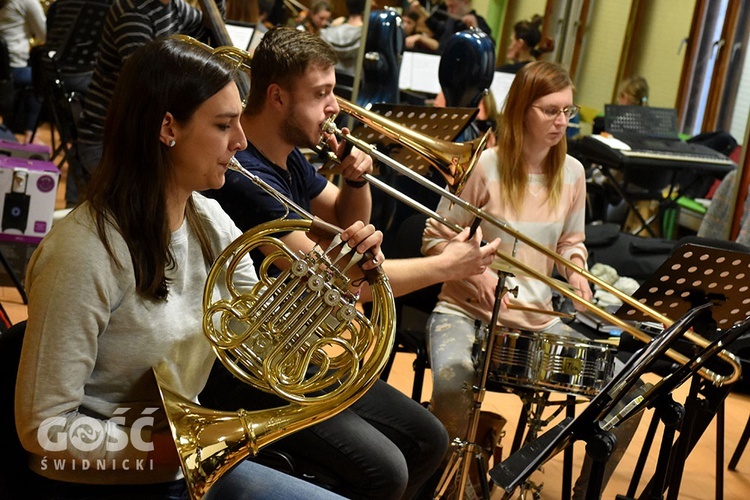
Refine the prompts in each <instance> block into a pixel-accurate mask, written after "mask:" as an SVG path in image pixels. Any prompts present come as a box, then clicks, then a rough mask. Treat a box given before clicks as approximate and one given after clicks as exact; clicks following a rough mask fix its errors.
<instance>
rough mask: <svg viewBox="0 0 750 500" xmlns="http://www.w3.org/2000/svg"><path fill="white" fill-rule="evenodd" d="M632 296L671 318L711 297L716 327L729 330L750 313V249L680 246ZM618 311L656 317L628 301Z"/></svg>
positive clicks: (623, 314)
mask: <svg viewBox="0 0 750 500" xmlns="http://www.w3.org/2000/svg"><path fill="white" fill-rule="evenodd" d="M633 298H635V299H637V300H639V301H640V302H642V303H645V304H648V305H649V307H651V308H652V309H654V310H656V311H658V312H660V313H662V314H664V315H665V316H667V317H670V318H679V317H680V316H682V315H683V314H685V313H686V312H687V311H688V310H689V309H691V308H692V307H694V306H696V305H699V304H701V303H705V302H706V301H708V300H710V301H711V302H713V303H714V304H715V305H714V307H713V308H712V309H711V313H712V315H713V317H714V320H715V321H716V325H717V327H718V328H719V329H720V330H726V329H728V328H730V327H732V326H733V325H735V324H738V323H739V322H741V321H742V320H744V319H745V318H746V317H748V316H750V254H747V253H743V252H737V251H733V250H726V249H723V248H716V247H711V246H707V245H700V244H695V243H686V244H684V245H680V246H679V247H678V248H676V249H675V250H674V252H673V253H672V255H671V256H670V257H669V258H668V259H667V260H666V261H665V262H664V263H662V265H661V266H659V269H657V270H656V272H655V273H654V274H653V275H652V276H651V277H650V278H649V279H648V280H646V282H645V283H644V284H643V285H641V286H640V287H639V288H638V290H636V292H635V293H634V294H633ZM615 315H616V316H618V317H619V318H621V319H623V320H626V321H653V319H650V318H648V317H646V316H645V315H644V314H643V313H641V312H640V311H637V310H635V309H634V308H633V307H632V306H629V305H627V304H623V305H622V306H621V307H620V308H619V309H618V310H617V312H616V313H615Z"/></svg>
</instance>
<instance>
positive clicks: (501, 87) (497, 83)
mask: <svg viewBox="0 0 750 500" xmlns="http://www.w3.org/2000/svg"><path fill="white" fill-rule="evenodd" d="M515 77H516V75H515V73H503V72H501V71H495V76H494V77H493V78H492V84H490V90H491V91H492V95H493V96H494V97H495V102H496V103H497V107H498V111H499V110H501V109H502V107H503V104H505V98H506V96H507V95H508V91H509V90H510V84H511V83H513V79H514V78H515Z"/></svg>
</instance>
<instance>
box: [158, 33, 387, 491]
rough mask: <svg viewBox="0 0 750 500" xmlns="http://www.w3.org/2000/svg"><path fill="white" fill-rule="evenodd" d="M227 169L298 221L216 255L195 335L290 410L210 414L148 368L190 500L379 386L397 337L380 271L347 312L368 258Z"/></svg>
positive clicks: (275, 225) (274, 225) (250, 235)
mask: <svg viewBox="0 0 750 500" xmlns="http://www.w3.org/2000/svg"><path fill="white" fill-rule="evenodd" d="M191 43H193V42H191ZM196 43H199V42H196ZM206 47H207V46H206ZM209 49H210V48H209ZM218 53H220V54H223V53H224V52H218ZM232 160H233V161H231V162H230V168H233V169H234V170H237V171H239V172H241V173H243V174H244V175H247V176H248V177H250V179H251V180H252V181H253V182H254V183H255V184H257V185H258V186H259V187H261V188H262V189H264V190H266V191H267V192H269V194H271V196H273V197H274V198H276V199H278V200H279V201H280V202H282V203H283V204H285V205H286V207H287V211H288V210H289V209H292V210H294V211H296V212H298V213H299V215H300V216H301V217H302V218H301V219H286V218H285V219H283V220H275V221H270V222H267V223H265V224H262V225H259V226H257V227H255V228H253V229H251V230H249V231H247V232H245V233H244V234H243V235H242V236H240V237H239V238H237V239H236V240H235V241H233V242H232V243H231V244H230V245H229V246H228V247H227V248H226V249H224V250H223V251H222V252H221V254H220V255H219V256H218V257H217V259H216V261H215V262H214V263H213V265H212V266H211V269H210V271H209V273H208V277H207V280H206V284H205V287H204V294H203V331H204V334H205V335H206V338H207V339H208V341H209V343H210V344H211V347H212V349H213V351H214V352H215V353H216V355H217V357H218V358H219V359H220V360H221V362H222V364H223V365H224V366H225V367H226V368H227V369H228V370H229V371H230V372H231V373H232V374H233V375H234V376H235V377H237V378H238V379H240V380H242V381H243V382H245V383H247V384H249V385H252V386H253V387H256V388H258V389H260V390H263V391H266V392H269V393H274V394H277V395H279V396H280V397H282V398H283V399H284V400H285V401H287V402H288V403H289V404H288V405H286V406H282V407H278V408H270V409H266V410H258V411H245V410H238V411H236V412H231V411H229V412H227V411H216V410H212V409H207V408H204V407H202V406H200V405H197V404H194V403H193V402H192V401H188V400H186V399H185V398H183V397H182V396H180V395H179V394H177V393H176V392H175V391H173V390H172V389H171V388H170V386H169V383H168V381H166V380H164V379H163V378H161V377H160V376H159V373H158V368H157V369H154V375H155V376H156V380H157V385H158V387H159V391H160V394H161V398H162V402H163V405H164V409H165V413H166V416H167V420H168V422H169V427H170V430H171V433H172V437H173V439H174V442H175V445H176V447H177V452H178V455H179V457H180V462H181V465H182V471H183V474H184V476H185V480H186V482H187V484H188V491H189V493H190V497H191V498H192V499H194V500H197V499H200V498H202V497H203V495H205V494H206V492H207V491H208V490H209V488H210V487H211V486H212V485H213V484H214V483H215V482H216V480H218V479H219V478H220V477H221V476H222V475H223V474H224V473H226V472H227V471H229V470H230V469H231V468H232V467H234V466H235V465H236V464H238V463H239V462H241V461H242V460H244V459H245V458H247V457H248V456H249V455H255V454H257V453H258V451H259V450H260V448H262V447H263V446H265V445H267V444H269V443H271V442H273V441H276V440H277V439H280V438H282V437H284V436H287V435H289V434H291V433H293V432H295V431H298V430H300V429H303V428H305V427H308V426H310V425H313V424H315V423H318V422H321V421H323V420H326V419H328V418H331V417H333V416H335V415H336V414H338V413H340V412H341V411H343V410H344V409H346V408H347V407H349V406H350V405H351V404H352V403H354V402H355V401H356V400H357V399H359V398H360V397H361V396H362V395H363V394H364V393H365V392H366V391H367V390H368V389H369V388H370V387H372V385H373V384H374V383H375V382H376V381H377V380H378V378H379V376H380V373H381V372H382V370H383V369H384V368H385V366H386V364H387V361H388V358H389V355H390V352H391V350H392V347H393V343H394V339H395V323H396V321H395V320H396V318H395V305H394V301H393V292H392V290H391V286H390V283H389V281H388V277H387V276H386V275H385V274H384V273H383V271H382V269H381V268H380V267H377V268H375V269H373V270H369V271H364V270H363V271H362V273H363V274H364V275H365V279H366V280H367V282H368V283H369V286H370V288H371V290H372V296H373V300H372V312H371V313H370V315H369V317H368V316H365V315H364V313H362V312H361V311H360V310H359V309H358V308H357V307H356V302H357V300H358V293H357V292H356V284H357V282H359V280H360V277H359V275H357V276H356V277H350V276H349V269H350V268H351V267H352V266H354V265H356V264H358V263H360V262H361V259H363V258H364V259H368V260H371V259H372V258H373V255H372V254H371V253H370V252H367V253H365V254H364V256H363V255H362V254H359V253H357V252H356V251H355V250H354V249H352V248H351V247H349V245H348V244H347V243H346V242H342V241H341V238H340V237H339V234H340V233H341V229H339V228H336V227H335V226H332V225H330V224H327V223H325V222H323V221H321V220H319V219H317V218H315V217H313V216H312V215H310V214H309V213H307V212H305V211H304V210H303V209H301V208H300V207H298V206H297V205H296V204H294V202H292V201H291V200H289V199H288V198H286V197H285V196H284V195H283V194H281V193H279V192H278V191H276V190H275V189H274V188H272V187H271V186H269V185H268V184H266V183H265V182H263V181H262V180H261V179H259V178H258V177H256V176H254V175H253V174H251V173H249V172H247V171H246V170H245V169H243V168H242V167H241V166H239V163H238V162H237V161H236V160H234V159H232ZM290 231H307V232H309V233H310V234H313V235H315V236H316V237H318V238H319V239H322V240H326V241H330V242H331V243H330V245H329V246H328V247H327V248H326V249H323V248H321V247H319V246H316V247H314V248H313V249H312V250H311V251H310V252H308V253H306V254H302V253H301V252H296V251H294V250H293V249H291V248H289V247H288V246H287V245H286V244H285V243H284V242H283V240H282V239H281V238H282V237H283V236H284V235H286V234H288V233H289V232H290ZM261 246H262V247H263V248H264V251H266V252H267V253H266V255H267V256H266V257H265V259H264V260H263V262H262V263H261V264H260V266H259V270H258V278H259V281H258V282H257V283H255V284H252V285H249V284H246V283H244V282H243V281H242V280H241V279H239V275H238V274H237V272H238V270H240V269H242V267H243V266H248V265H252V264H251V263H250V261H249V254H250V252H251V251H252V250H254V249H257V248H259V247H261ZM274 266H275V267H274ZM274 269H275V270H278V271H279V272H278V274H276V273H275V270H274Z"/></svg>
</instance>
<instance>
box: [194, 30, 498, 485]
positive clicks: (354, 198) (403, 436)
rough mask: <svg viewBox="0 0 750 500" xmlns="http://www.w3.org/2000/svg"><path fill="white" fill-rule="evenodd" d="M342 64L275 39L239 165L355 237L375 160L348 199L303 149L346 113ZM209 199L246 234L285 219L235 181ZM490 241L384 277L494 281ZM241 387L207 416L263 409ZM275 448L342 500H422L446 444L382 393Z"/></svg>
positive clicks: (255, 88) (302, 41)
mask: <svg viewBox="0 0 750 500" xmlns="http://www.w3.org/2000/svg"><path fill="white" fill-rule="evenodd" d="M336 60H337V58H336V54H335V52H334V51H333V49H332V48H331V47H330V46H329V45H328V44H327V43H325V42H324V41H322V40H321V39H320V38H319V37H316V36H314V35H311V34H309V33H305V32H302V31H298V30H294V29H291V28H284V27H281V28H274V29H272V30H270V31H269V32H268V33H266V35H265V36H264V37H263V40H262V42H261V43H260V45H259V46H258V48H257V49H256V52H255V54H254V57H253V60H252V85H251V91H250V95H249V97H248V100H247V105H246V108H245V112H244V114H243V116H242V120H241V123H242V127H243V129H244V131H245V134H246V136H247V138H248V148H247V149H246V150H245V151H241V152H239V153H238V154H237V155H236V158H237V159H238V160H239V161H240V163H241V164H242V165H243V167H245V168H246V169H247V170H250V171H251V172H252V173H254V174H256V175H257V176H259V177H261V178H262V179H263V180H265V181H266V182H267V183H268V184H270V185H272V186H273V187H274V188H276V189H277V190H279V191H281V192H282V193H283V194H285V195H286V196H288V197H289V198H291V199H292V200H293V201H294V202H296V203H298V204H299V205H300V206H301V207H302V208H304V209H306V210H308V211H309V212H311V213H312V214H313V215H315V216H318V217H320V218H321V219H323V220H325V221H326V222H330V223H332V224H336V225H338V226H342V227H346V226H348V225H349V224H350V222H352V221H354V220H363V221H368V220H369V218H370V212H371V203H372V202H371V196H370V188H369V186H368V185H367V183H366V181H365V180H363V179H361V176H362V175H363V174H365V173H371V172H372V159H371V158H370V157H369V156H367V155H366V154H364V153H363V152H361V151H359V150H356V149H355V150H353V151H352V152H351V153H350V154H348V155H346V156H345V157H344V158H343V160H342V162H341V169H342V173H341V175H342V176H343V178H344V183H343V185H342V186H341V187H340V188H339V187H337V186H335V185H334V184H332V183H331V182H329V181H327V180H326V179H325V178H324V177H322V176H321V175H319V174H318V173H317V172H316V171H315V168H314V167H313V166H312V165H311V164H310V163H309V162H308V161H307V160H306V159H305V158H304V156H303V155H302V153H301V152H300V151H299V149H298V148H300V147H309V148H312V147H315V146H317V145H318V143H319V141H320V137H321V134H322V125H323V122H324V121H325V120H326V119H328V118H329V117H331V116H332V115H335V114H336V113H338V112H339V106H338V104H337V101H336V98H335V96H334V94H333V89H334V86H335V83H336V81H335V73H334V65H335V63H336ZM327 142H328V145H329V146H330V147H331V149H332V151H334V152H336V153H337V154H339V155H341V156H343V155H344V154H345V153H344V151H345V145H344V144H343V143H341V144H340V143H339V142H338V141H337V139H336V138H335V137H332V136H331V137H327ZM207 194H208V195H209V196H211V197H214V198H215V199H217V200H218V201H219V202H220V203H221V205H222V206H223V208H224V209H225V210H226V211H227V213H229V215H230V216H231V217H232V218H233V220H234V221H235V223H236V224H237V225H238V227H240V228H241V229H243V230H247V229H249V228H252V227H255V226H256V225H258V224H260V223H263V222H266V221H269V220H273V219H278V218H280V217H284V216H285V215H286V212H287V210H286V208H285V207H284V206H282V205H281V204H280V203H279V202H278V201H277V200H275V199H273V198H272V197H270V196H268V195H267V194H266V193H264V192H263V191H261V190H259V189H258V188H257V187H256V186H255V185H254V184H253V183H252V182H251V181H250V180H249V179H247V178H245V177H244V176H242V175H241V174H237V173H235V172H231V171H230V172H228V173H227V183H226V184H225V185H224V187H222V189H220V190H218V191H211V192H208V193H207ZM289 216H290V217H295V215H294V214H291V213H290V214H289ZM283 240H284V242H285V243H286V244H287V245H289V246H290V247H291V248H293V249H300V250H303V251H308V250H309V249H310V248H312V246H313V244H314V243H313V242H312V241H311V240H309V239H308V238H306V236H305V235H301V234H293V233H292V234H289V235H287V236H285V237H284V238H283ZM481 240H482V235H481V232H480V231H477V233H476V234H475V235H474V236H473V237H471V238H469V230H468V229H467V230H465V231H463V232H462V233H461V234H460V235H458V236H457V237H455V238H453V240H452V241H451V242H450V243H449V244H448V245H447V246H446V249H445V251H443V252H442V253H441V254H439V255H434V256H431V257H425V258H419V259H408V260H400V261H399V260H388V261H386V262H385V263H384V271H385V272H386V274H387V275H388V276H389V279H390V281H391V285H392V288H393V291H394V293H395V294H396V295H399V294H404V293H408V292H410V291H413V290H416V289H419V288H422V287H425V286H429V285H431V284H434V283H436V282H438V281H442V280H443V279H446V278H447V279H461V278H463V277H465V276H470V275H472V274H476V273H479V272H482V271H484V270H485V269H486V266H487V265H488V264H489V262H491V260H492V255H493V254H494V252H495V251H496V249H497V247H498V245H499V241H494V242H492V243H490V244H488V245H486V246H484V247H480V244H481ZM259 262H260V260H259ZM361 292H362V295H361V299H362V300H363V301H368V300H370V292H369V290H368V289H367V286H366V285H365V286H364V287H363V288H362V291H361ZM236 385H237V384H235V383H233V382H232V380H231V379H230V377H229V376H228V375H227V374H226V372H225V371H224V370H223V368H221V367H218V366H217V369H216V370H214V373H213V375H212V379H211V380H210V381H209V386H210V387H209V390H208V391H205V392H204V395H202V396H201V400H202V401H207V400H206V399H205V398H206V397H211V393H212V392H213V396H214V397H215V398H217V400H216V401H212V402H210V403H209V404H208V405H209V406H211V407H214V408H219V407H221V406H222V405H224V406H230V407H231V406H235V407H236V406H242V405H244V406H248V405H249V404H251V403H252V404H257V403H258V401H259V398H260V397H261V395H260V394H258V391H254V392H252V393H249V392H244V391H246V389H245V388H242V389H241V390H242V391H243V393H244V395H243V396H240V397H241V398H242V400H241V401H237V399H236V393H234V394H231V395H230V394H227V393H228V391H227V390H226V389H227V387H230V386H235V387H236ZM220 393H221V394H220ZM222 399H225V401H226V403H225V404H224V403H222V401H221V400H222ZM227 409H228V408H227ZM271 446H272V447H273V446H276V447H277V448H278V449H282V450H284V451H286V452H287V453H290V454H292V455H293V456H294V457H295V458H298V459H302V460H309V461H311V462H315V463H320V464H322V466H323V467H324V468H325V469H326V471H325V474H331V475H333V477H335V478H336V479H335V481H334V484H332V485H330V484H329V487H332V488H333V489H334V490H335V491H336V492H338V493H340V494H342V495H345V496H347V497H350V498H378V499H384V498H394V499H398V498H414V497H415V496H416V495H417V494H418V493H419V491H420V488H421V487H422V486H423V484H424V483H425V481H426V480H427V479H428V478H429V477H430V476H431V475H432V474H433V473H434V471H435V470H436V469H437V467H438V465H439V463H440V461H441V460H442V457H443V455H444V453H445V451H446V449H447V446H448V437H447V435H446V433H445V429H444V428H443V426H442V425H441V424H440V422H439V421H438V420H437V419H435V418H434V417H433V416H432V415H431V414H430V413H429V412H427V411H426V410H425V409H424V408H422V406H420V405H419V404H417V403H416V402H414V401H412V400H411V399H409V398H407V397H406V396H405V395H403V394H402V393H400V392H399V391H397V390H396V389H395V388H393V387H391V386H389V385H388V384H386V383H385V382H382V381H378V382H377V383H376V384H375V386H374V387H373V388H372V389H371V390H370V391H369V392H368V393H366V394H365V395H364V396H363V397H362V398H361V399H360V400H359V401H357V402H356V403H355V404H354V405H352V407H351V408H350V409H349V410H346V411H345V412H342V413H341V414H339V415H337V416H335V417H333V418H331V419H330V420H327V421H326V422H323V423H321V424H318V425H315V426H313V427H310V428H309V429H306V430H303V431H300V432H297V433H295V434H293V435H291V436H288V437H287V438H284V439H283V440H281V441H279V442H278V443H277V444H276V445H271Z"/></svg>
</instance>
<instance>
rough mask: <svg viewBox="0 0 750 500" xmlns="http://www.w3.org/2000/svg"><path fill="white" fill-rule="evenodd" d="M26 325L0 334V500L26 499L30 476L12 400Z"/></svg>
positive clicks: (30, 480)
mask: <svg viewBox="0 0 750 500" xmlns="http://www.w3.org/2000/svg"><path fill="white" fill-rule="evenodd" d="M25 331H26V321H22V322H20V323H16V324H15V325H13V326H11V327H10V328H9V329H8V330H7V331H6V332H4V333H2V334H0V442H2V443H3V445H2V449H3V452H2V453H0V498H5V499H21V498H29V496H28V495H29V491H28V488H29V485H31V484H33V483H32V473H31V471H30V470H29V468H28V467H27V465H26V464H27V455H26V451H25V450H24V449H23V447H22V446H21V441H20V440H19V439H18V433H17V431H16V420H15V415H14V410H13V409H14V406H15V405H14V399H15V394H16V378H17V376H18V363H19V361H20V359H21V345H22V344H23V336H24V332H25Z"/></svg>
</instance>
